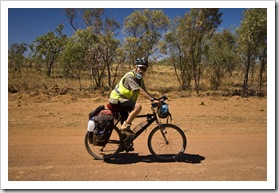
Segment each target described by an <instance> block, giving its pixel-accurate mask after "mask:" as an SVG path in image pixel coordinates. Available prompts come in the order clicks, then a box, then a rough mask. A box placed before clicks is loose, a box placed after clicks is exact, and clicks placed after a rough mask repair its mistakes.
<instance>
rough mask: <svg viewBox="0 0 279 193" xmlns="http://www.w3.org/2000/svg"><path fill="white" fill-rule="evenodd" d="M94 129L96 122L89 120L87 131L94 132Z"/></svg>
mask: <svg viewBox="0 0 279 193" xmlns="http://www.w3.org/2000/svg"><path fill="white" fill-rule="evenodd" d="M94 128H95V122H94V121H93V120H89V121H88V125H87V131H89V132H93V130H94Z"/></svg>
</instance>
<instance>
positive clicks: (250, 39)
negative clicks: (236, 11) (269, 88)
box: [237, 8, 267, 96]
mask: <svg viewBox="0 0 279 193" xmlns="http://www.w3.org/2000/svg"><path fill="white" fill-rule="evenodd" d="M237 33H238V44H239V53H240V54H241V56H242V58H243V61H244V80H243V93H244V95H245V96H247V95H248V94H249V93H248V92H249V74H250V73H251V69H252V67H253V65H254V64H255V63H256V61H258V60H261V68H260V89H261V85H262V73H263V71H264V68H265V64H266V41H267V9H261V8H259V9H247V10H246V11H245V12H244V14H243V19H242V22H241V26H240V27H239V29H238V30H237Z"/></svg>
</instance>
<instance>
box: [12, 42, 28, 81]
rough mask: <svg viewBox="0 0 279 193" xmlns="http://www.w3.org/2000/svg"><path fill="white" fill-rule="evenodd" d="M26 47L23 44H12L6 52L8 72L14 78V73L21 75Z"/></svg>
mask: <svg viewBox="0 0 279 193" xmlns="http://www.w3.org/2000/svg"><path fill="white" fill-rule="evenodd" d="M27 48H28V45H27V44H26V43H25V42H23V43H20V44H18V43H14V44H12V45H11V46H10V48H9V51H8V61H9V70H10V71H11V72H12V74H13V78H15V74H16V72H18V73H19V75H21V68H22V65H23V62H24V58H25V57H24V53H25V52H26V51H27Z"/></svg>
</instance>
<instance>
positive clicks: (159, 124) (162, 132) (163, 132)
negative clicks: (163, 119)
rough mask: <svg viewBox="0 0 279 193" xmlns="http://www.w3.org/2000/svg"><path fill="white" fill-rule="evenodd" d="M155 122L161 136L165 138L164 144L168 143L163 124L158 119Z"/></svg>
mask: <svg viewBox="0 0 279 193" xmlns="http://www.w3.org/2000/svg"><path fill="white" fill-rule="evenodd" d="M157 124H158V126H159V128H160V131H161V134H162V136H163V138H164V140H165V143H166V145H168V144H169V141H168V140H167V138H166V134H167V131H166V130H165V128H164V127H163V125H162V124H161V123H160V122H159V121H157Z"/></svg>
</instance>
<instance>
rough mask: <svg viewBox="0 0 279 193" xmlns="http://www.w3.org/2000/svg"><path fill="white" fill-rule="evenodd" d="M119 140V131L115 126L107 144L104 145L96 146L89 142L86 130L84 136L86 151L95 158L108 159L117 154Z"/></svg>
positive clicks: (120, 139)
mask: <svg viewBox="0 0 279 193" xmlns="http://www.w3.org/2000/svg"><path fill="white" fill-rule="evenodd" d="M91 141H92V140H91ZM121 141H122V136H121V132H120V130H119V129H118V128H117V127H114V128H113V130H112V133H111V136H110V138H109V140H108V142H107V144H106V145H104V146H96V145H93V144H92V143H90V140H89V134H88V132H87V133H86V135H85V138H84V144H85V148H86V150H87V152H88V153H89V154H90V155H91V156H92V157H94V158H95V159H97V160H104V159H110V158H112V157H114V156H115V155H117V154H118V153H119V151H120V150H121V148H122V143H121Z"/></svg>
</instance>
